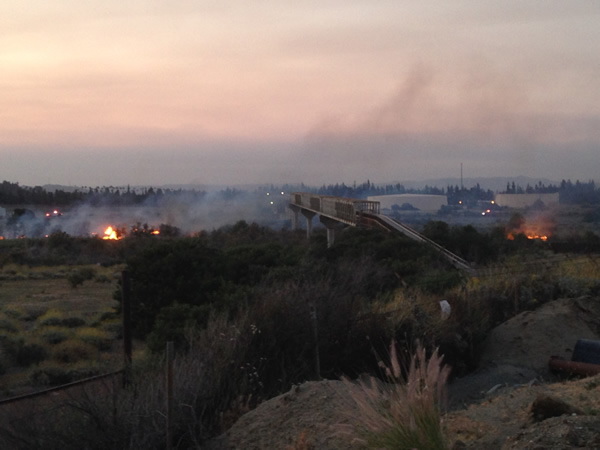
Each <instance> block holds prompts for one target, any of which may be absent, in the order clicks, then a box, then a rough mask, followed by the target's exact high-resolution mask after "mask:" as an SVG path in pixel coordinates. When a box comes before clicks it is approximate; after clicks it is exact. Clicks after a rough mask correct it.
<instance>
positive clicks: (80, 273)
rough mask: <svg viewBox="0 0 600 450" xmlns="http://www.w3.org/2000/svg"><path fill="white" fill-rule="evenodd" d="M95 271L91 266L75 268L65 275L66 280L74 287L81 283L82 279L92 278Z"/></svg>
mask: <svg viewBox="0 0 600 450" xmlns="http://www.w3.org/2000/svg"><path fill="white" fill-rule="evenodd" d="M95 274H96V272H95V270H94V269H93V268H91V267H81V268H79V269H77V270H74V271H72V272H71V273H70V274H69V275H68V276H67V281H68V282H69V284H70V285H71V287H72V288H76V287H77V286H79V285H81V284H83V282H84V281H87V280H91V279H93V278H94V276H95Z"/></svg>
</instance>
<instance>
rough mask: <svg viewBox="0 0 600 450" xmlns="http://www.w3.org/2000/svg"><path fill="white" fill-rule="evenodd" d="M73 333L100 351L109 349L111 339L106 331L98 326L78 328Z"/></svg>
mask: <svg viewBox="0 0 600 450" xmlns="http://www.w3.org/2000/svg"><path fill="white" fill-rule="evenodd" d="M75 335H76V336H77V337H78V338H79V339H81V340H82V341H83V342H86V343H88V344H91V345H93V346H94V347H96V348H97V349H98V350H100V351H106V350H110V348H111V346H112V341H111V339H110V336H109V335H108V333H106V332H105V331H103V330H99V329H98V328H92V327H85V328H79V329H78V330H77V331H76V332H75Z"/></svg>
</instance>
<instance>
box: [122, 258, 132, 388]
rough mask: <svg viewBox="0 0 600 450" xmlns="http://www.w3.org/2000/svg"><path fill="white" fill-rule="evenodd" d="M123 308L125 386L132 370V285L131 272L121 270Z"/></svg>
mask: <svg viewBox="0 0 600 450" xmlns="http://www.w3.org/2000/svg"><path fill="white" fill-rule="evenodd" d="M121 308H122V315H123V358H124V363H125V367H124V368H123V369H124V370H123V386H127V385H128V384H129V376H130V371H131V354H132V344H131V285H130V281H129V272H127V271H126V270H124V271H123V272H121Z"/></svg>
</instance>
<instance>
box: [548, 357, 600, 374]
mask: <svg viewBox="0 0 600 450" xmlns="http://www.w3.org/2000/svg"><path fill="white" fill-rule="evenodd" d="M548 366H549V367H550V370H552V371H554V372H566V373H571V374H576V375H583V376H592V375H598V374H599V373H600V364H590V363H583V362H577V361H566V360H564V359H561V358H559V357H557V356H551V357H550V361H548Z"/></svg>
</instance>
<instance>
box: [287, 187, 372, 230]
mask: <svg viewBox="0 0 600 450" xmlns="http://www.w3.org/2000/svg"><path fill="white" fill-rule="evenodd" d="M290 203H291V204H293V205H296V206H299V207H301V208H305V209H309V210H311V211H314V212H316V213H319V214H323V215H326V216H329V217H333V218H336V219H339V220H340V221H342V222H345V223H348V224H350V225H356V224H357V222H358V218H357V215H358V214H360V213H362V212H368V213H373V214H379V208H380V207H379V202H374V201H369V200H359V199H352V198H341V197H333V196H330V195H316V194H310V193H307V192H294V193H293V194H291V197H290Z"/></svg>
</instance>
